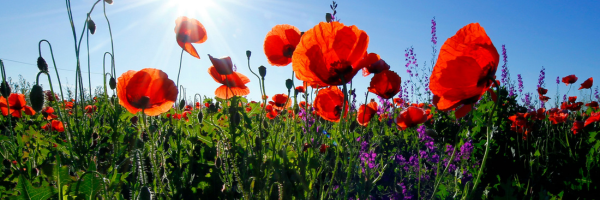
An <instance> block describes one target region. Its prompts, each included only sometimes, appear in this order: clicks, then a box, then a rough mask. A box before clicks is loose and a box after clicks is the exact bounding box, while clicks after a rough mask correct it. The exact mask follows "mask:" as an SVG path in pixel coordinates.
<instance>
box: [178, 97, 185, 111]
mask: <svg viewBox="0 0 600 200" xmlns="http://www.w3.org/2000/svg"><path fill="white" fill-rule="evenodd" d="M184 107H185V100H183V99H182V100H181V101H179V110H183V108H184Z"/></svg>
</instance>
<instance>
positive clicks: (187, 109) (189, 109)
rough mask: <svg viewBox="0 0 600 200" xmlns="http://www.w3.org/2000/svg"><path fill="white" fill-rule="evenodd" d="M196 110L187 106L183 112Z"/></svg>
mask: <svg viewBox="0 0 600 200" xmlns="http://www.w3.org/2000/svg"><path fill="white" fill-rule="evenodd" d="M192 110H194V108H193V107H192V106H191V105H185V107H184V108H183V111H192Z"/></svg>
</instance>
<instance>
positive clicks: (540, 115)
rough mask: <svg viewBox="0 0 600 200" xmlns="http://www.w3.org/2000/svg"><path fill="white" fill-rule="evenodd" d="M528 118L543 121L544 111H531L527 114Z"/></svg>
mask: <svg viewBox="0 0 600 200" xmlns="http://www.w3.org/2000/svg"><path fill="white" fill-rule="evenodd" d="M529 116H531V117H532V119H533V120H540V121H541V120H544V119H546V109H545V108H539V109H537V111H531V112H529Z"/></svg>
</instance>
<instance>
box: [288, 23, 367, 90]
mask: <svg viewBox="0 0 600 200" xmlns="http://www.w3.org/2000/svg"><path fill="white" fill-rule="evenodd" d="M368 44H369V36H368V35H367V33H366V32H365V31H363V30H360V29H358V28H357V27H356V26H344V24H342V23H339V22H331V23H325V22H321V23H319V24H318V25H317V26H315V27H313V28H312V29H310V30H308V31H306V33H304V35H303V36H302V38H301V39H300V43H299V44H298V46H297V47H296V51H294V56H293V57H292V66H293V69H294V71H295V72H296V77H297V78H298V79H300V80H303V81H306V82H309V85H311V86H312V85H319V86H321V87H322V86H329V85H342V84H346V83H348V82H349V81H350V80H352V78H353V77H354V76H355V75H356V73H358V70H360V67H359V66H358V65H357V64H358V62H359V61H360V60H361V59H362V58H363V57H364V55H365V53H366V52H367V47H368Z"/></svg>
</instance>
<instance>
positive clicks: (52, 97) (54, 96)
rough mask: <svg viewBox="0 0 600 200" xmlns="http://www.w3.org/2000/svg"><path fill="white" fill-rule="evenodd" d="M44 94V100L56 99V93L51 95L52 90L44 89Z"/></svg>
mask: <svg viewBox="0 0 600 200" xmlns="http://www.w3.org/2000/svg"><path fill="white" fill-rule="evenodd" d="M44 95H45V96H46V101H50V102H53V101H55V100H56V99H58V94H54V95H53V93H52V91H50V90H46V91H44Z"/></svg>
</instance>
